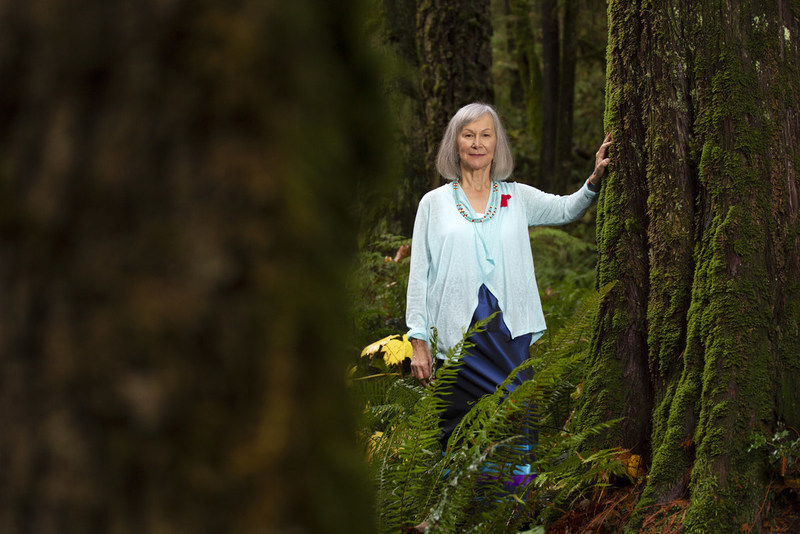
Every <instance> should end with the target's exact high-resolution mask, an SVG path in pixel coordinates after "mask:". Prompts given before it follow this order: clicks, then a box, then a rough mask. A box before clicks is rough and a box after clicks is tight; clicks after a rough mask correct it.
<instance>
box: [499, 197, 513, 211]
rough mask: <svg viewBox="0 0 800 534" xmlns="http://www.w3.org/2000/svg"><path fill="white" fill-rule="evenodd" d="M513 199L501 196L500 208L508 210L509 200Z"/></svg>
mask: <svg viewBox="0 0 800 534" xmlns="http://www.w3.org/2000/svg"><path fill="white" fill-rule="evenodd" d="M509 198H511V195H500V207H501V208H507V207H508V199H509Z"/></svg>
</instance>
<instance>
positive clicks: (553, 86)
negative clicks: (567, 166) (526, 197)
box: [539, 0, 560, 191]
mask: <svg viewBox="0 0 800 534" xmlns="http://www.w3.org/2000/svg"><path fill="white" fill-rule="evenodd" d="M540 8H541V25H542V104H541V106H542V136H541V149H540V151H539V180H540V182H541V185H542V188H543V189H545V190H547V191H550V190H552V189H553V188H554V187H555V184H556V179H555V174H556V137H557V131H558V101H559V96H558V94H559V89H560V78H559V65H560V44H559V27H558V1H557V0H541V6H540Z"/></svg>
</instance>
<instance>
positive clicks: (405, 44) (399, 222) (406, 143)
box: [376, 0, 431, 235]
mask: <svg viewBox="0 0 800 534" xmlns="http://www.w3.org/2000/svg"><path fill="white" fill-rule="evenodd" d="M378 19H379V23H380V26H381V30H380V34H381V35H380V38H381V41H382V42H383V43H384V46H383V47H382V48H383V49H384V50H385V51H386V54H385V58H386V61H384V65H393V66H394V68H391V69H388V68H385V69H384V75H385V76H387V77H388V82H387V83H386V84H385V85H386V87H387V98H388V100H389V101H390V103H391V108H392V110H393V111H394V125H395V126H394V128H393V130H392V131H393V133H394V138H395V139H394V144H393V146H394V147H395V150H393V151H392V153H393V154H395V155H396V157H395V169H396V171H397V173H398V174H399V178H400V179H399V180H397V183H398V186H399V187H398V188H397V190H396V191H395V193H394V194H393V195H387V197H390V198H391V202H390V204H389V207H388V210H387V209H380V210H379V214H376V215H378V216H379V217H380V216H384V217H385V216H386V213H387V212H388V213H389V214H390V215H389V219H390V220H389V221H387V222H388V224H387V226H388V229H389V230H390V231H391V232H393V233H397V234H402V235H411V231H412V229H413V227H414V217H415V215H416V213H417V205H418V204H419V199H420V198H421V197H422V195H424V194H425V193H427V192H428V190H429V189H430V185H431V180H430V177H429V176H428V174H427V171H428V170H429V168H428V166H427V164H426V157H425V154H426V149H427V144H426V140H425V135H424V132H425V122H426V120H425V106H424V103H423V101H422V98H421V96H420V61H419V55H418V50H417V31H416V20H417V0H381V2H380V13H379V15H378Z"/></svg>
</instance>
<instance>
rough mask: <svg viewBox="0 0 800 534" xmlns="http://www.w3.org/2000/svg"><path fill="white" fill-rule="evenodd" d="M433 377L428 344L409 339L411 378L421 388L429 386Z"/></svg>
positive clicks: (431, 359) (419, 340)
mask: <svg viewBox="0 0 800 534" xmlns="http://www.w3.org/2000/svg"><path fill="white" fill-rule="evenodd" d="M431 375H433V358H431V350H430V349H429V348H428V343H426V342H425V340H423V339H415V338H412V339H411V376H413V377H414V378H415V379H416V381H417V382H419V383H420V384H422V385H423V386H427V385H429V384H430V381H431Z"/></svg>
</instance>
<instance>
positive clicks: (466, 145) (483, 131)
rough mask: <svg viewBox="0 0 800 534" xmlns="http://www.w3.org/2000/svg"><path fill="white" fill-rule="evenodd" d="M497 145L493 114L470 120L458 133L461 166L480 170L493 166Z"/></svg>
mask: <svg viewBox="0 0 800 534" xmlns="http://www.w3.org/2000/svg"><path fill="white" fill-rule="evenodd" d="M496 145H497V132H495V128H494V121H493V120H492V116H491V115H489V114H488V113H485V114H483V115H481V116H480V117H478V118H477V119H475V120H474V121H473V122H470V123H469V124H467V125H466V126H464V127H463V128H461V131H460V132H459V133H458V157H459V159H460V161H461V168H462V169H464V170H469V171H478V170H483V169H486V168H487V167H489V166H491V164H492V159H493V158H494V148H495V146H496Z"/></svg>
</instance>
